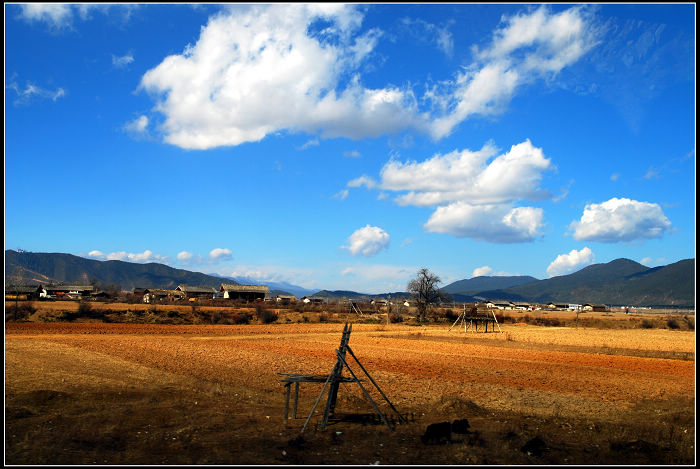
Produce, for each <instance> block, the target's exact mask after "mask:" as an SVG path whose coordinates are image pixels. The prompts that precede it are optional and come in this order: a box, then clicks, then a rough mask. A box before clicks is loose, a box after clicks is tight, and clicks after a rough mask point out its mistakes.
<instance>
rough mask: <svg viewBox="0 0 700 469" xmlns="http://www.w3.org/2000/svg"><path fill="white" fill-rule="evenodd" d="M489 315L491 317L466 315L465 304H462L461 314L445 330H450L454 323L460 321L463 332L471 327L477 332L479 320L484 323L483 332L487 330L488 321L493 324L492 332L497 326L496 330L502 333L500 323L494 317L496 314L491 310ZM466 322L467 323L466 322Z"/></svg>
mask: <svg viewBox="0 0 700 469" xmlns="http://www.w3.org/2000/svg"><path fill="white" fill-rule="evenodd" d="M491 316H492V318H490V317H488V316H485V317H471V316H469V317H467V305H464V309H463V310H462V314H460V315H459V317H458V318H457V320H456V321H455V322H454V323H453V324H452V325H451V326H450V329H449V330H448V331H447V332H450V331H451V330H452V328H453V327H455V325H456V324H457V323H458V322H460V321H461V324H460V326H461V325H463V326H464V332H467V331H468V330H469V329H471V328H473V329H472V330H473V331H474V332H478V330H479V322H483V323H484V332H488V331H489V323H491V325H492V326H493V332H496V327H498V331H499V332H500V333H501V334H503V331H502V330H501V325H500V324H498V319H496V314H495V313H494V312H493V311H491ZM467 323H468V324H467Z"/></svg>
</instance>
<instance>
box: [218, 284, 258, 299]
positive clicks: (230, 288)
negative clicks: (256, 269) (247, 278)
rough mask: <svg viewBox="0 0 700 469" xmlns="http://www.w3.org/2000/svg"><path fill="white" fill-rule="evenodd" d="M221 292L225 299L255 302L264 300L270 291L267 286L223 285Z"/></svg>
mask: <svg viewBox="0 0 700 469" xmlns="http://www.w3.org/2000/svg"><path fill="white" fill-rule="evenodd" d="M219 292H221V293H222V294H223V297H224V298H228V299H231V300H244V301H255V300H264V299H265V295H269V293H270V289H269V288H268V286H267V285H240V284H232V283H222V284H221V287H220V288H219Z"/></svg>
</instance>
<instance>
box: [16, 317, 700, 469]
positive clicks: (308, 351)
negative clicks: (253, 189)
mask: <svg viewBox="0 0 700 469" xmlns="http://www.w3.org/2000/svg"><path fill="white" fill-rule="evenodd" d="M5 327H6V328H5V399H6V424H5V425H6V427H5V430H6V432H5V452H6V453H5V455H6V463H9V464H90V463H97V464H162V463H165V464H205V463H212V464H370V463H375V462H377V461H378V462H379V463H381V464H474V463H478V464H528V463H531V464H546V463H554V464H597V463H600V464H614V463H620V464H630V463H632V464H634V463H639V464H647V463H652V464H663V463H669V464H677V463H684V464H690V463H693V462H694V453H695V450H694V442H695V438H694V434H695V433H694V432H695V427H694V420H695V415H694V406H695V405H694V403H695V361H694V354H695V346H694V343H695V336H694V333H692V332H682V331H670V330H657V329H650V330H596V329H586V330H581V329H573V328H553V327H548V328H543V327H537V326H522V325H507V326H505V325H504V326H502V328H503V333H502V334H499V333H488V334H475V333H471V332H469V333H465V332H464V331H457V330H452V331H450V332H448V331H447V328H446V327H444V326H422V327H413V326H406V325H381V326H380V325H369V324H355V325H354V326H353V330H352V334H351V337H350V346H351V348H352V350H353V351H354V353H355V355H356V356H357V358H358V359H359V360H360V362H361V364H362V366H363V367H364V368H365V369H366V370H367V371H368V372H369V374H370V375H371V377H372V378H373V379H374V381H375V382H376V383H377V385H378V386H379V387H380V388H381V390H382V391H383V392H384V393H385V394H386V396H387V397H388V398H389V400H390V401H391V403H392V404H393V405H394V407H395V408H396V409H397V410H398V411H399V412H400V413H401V414H402V415H404V416H406V417H407V418H408V423H404V424H400V425H397V426H396V428H395V430H394V431H391V430H389V429H388V428H387V427H386V426H385V425H384V424H383V423H382V422H381V421H379V420H378V419H377V418H375V417H376V413H375V411H374V409H373V407H372V405H371V403H370V401H369V400H368V399H367V398H366V397H365V396H364V395H363V393H362V390H361V388H360V386H358V385H357V384H356V383H349V384H343V385H342V386H341V389H340V392H339V394H338V404H337V407H336V415H335V417H336V418H335V419H332V420H331V421H330V425H329V427H328V429H326V430H325V431H321V430H320V429H319V428H318V427H319V423H320V420H321V415H322V413H323V407H324V404H325V402H326V394H324V395H323V396H322V398H321V400H320V405H319V406H318V408H317V410H316V412H315V413H314V415H313V416H312V418H311V419H310V420H309V425H308V427H307V428H306V430H305V431H304V432H303V434H301V438H298V437H299V435H300V432H301V429H302V427H303V425H304V423H305V422H306V419H307V417H308V416H309V413H310V410H311V408H312V406H313V405H314V402H315V401H316V400H317V398H318V397H319V394H320V392H321V389H322V387H323V384H322V383H303V384H302V385H301V387H300V392H299V407H298V414H297V418H296V419H289V420H286V421H285V420H284V418H283V417H284V409H285V388H284V384H283V383H282V381H281V380H282V379H283V376H282V375H280V374H279V373H303V374H325V375H327V374H328V373H329V372H330V371H331V369H332V367H333V365H334V363H335V361H336V358H335V352H334V351H335V349H336V348H337V347H338V345H339V342H340V336H341V331H342V327H343V325H342V324H288V325H277V324H273V325H241V326H224V325H217V326H174V325H139V324H102V323H90V324H61V323H51V324H40V323H8V324H6V326H5ZM348 364H349V365H350V368H351V369H352V370H353V371H354V372H355V373H356V374H357V375H358V376H359V377H360V378H365V380H364V381H362V383H363V386H364V387H365V389H367V390H368V391H369V393H370V396H371V397H372V399H373V400H374V401H375V402H376V403H377V405H378V406H379V407H380V409H381V410H382V411H383V412H385V413H386V414H387V415H394V414H393V412H392V411H391V409H390V408H389V406H388V404H387V403H386V401H385V400H384V399H383V398H382V396H381V395H380V394H379V393H378V392H377V390H376V388H375V387H374V386H373V385H372V383H371V382H370V380H369V379H367V377H366V376H365V375H364V374H363V373H362V369H361V368H360V366H359V365H357V363H356V362H355V361H354V360H353V359H351V358H350V356H348ZM344 374H345V375H346V376H348V375H349V373H348V371H347V370H346V371H345V373H344ZM292 399H293V397H292ZM290 414H291V409H290ZM462 418H466V419H468V420H469V422H470V424H471V428H470V430H471V432H470V433H469V434H467V435H457V434H453V435H452V439H453V441H452V442H451V443H448V444H447V443H446V444H435V445H425V444H423V443H422V442H421V440H420V436H421V435H423V433H424V431H425V429H426V427H427V425H429V424H431V423H437V422H443V421H452V420H455V419H462ZM538 440H539V441H542V442H543V443H542V444H540V445H539V446H537V445H535V449H534V450H533V449H531V448H532V446H527V445H526V444H527V443H528V442H531V441H535V442H537V441H538ZM523 448H525V450H524V449H523ZM528 448H529V450H528Z"/></svg>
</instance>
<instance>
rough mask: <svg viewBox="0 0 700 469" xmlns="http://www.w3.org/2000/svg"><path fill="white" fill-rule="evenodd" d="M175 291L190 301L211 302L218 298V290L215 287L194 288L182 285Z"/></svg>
mask: <svg viewBox="0 0 700 469" xmlns="http://www.w3.org/2000/svg"><path fill="white" fill-rule="evenodd" d="M175 290H177V291H181V292H182V293H184V294H185V297H186V298H187V299H188V300H211V299H213V298H216V288H213V287H193V286H190V285H185V284H184V283H181V284H180V285H178V286H177V288H175Z"/></svg>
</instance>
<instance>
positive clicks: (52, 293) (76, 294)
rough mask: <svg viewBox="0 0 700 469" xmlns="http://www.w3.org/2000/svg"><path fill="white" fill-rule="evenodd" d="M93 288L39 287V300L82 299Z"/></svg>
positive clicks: (87, 286) (68, 286)
mask: <svg viewBox="0 0 700 469" xmlns="http://www.w3.org/2000/svg"><path fill="white" fill-rule="evenodd" d="M94 290H95V287H93V286H92V285H41V286H40V291H39V297H40V298H59V299H60V298H82V297H84V296H89V295H90V294H91V293H92V292H93V291H94Z"/></svg>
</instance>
